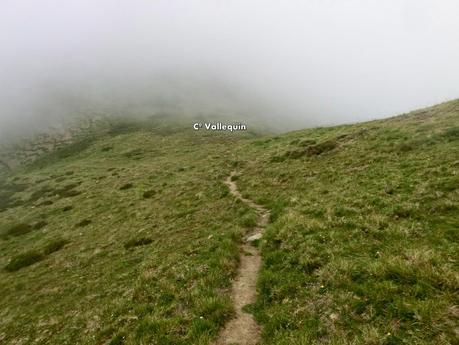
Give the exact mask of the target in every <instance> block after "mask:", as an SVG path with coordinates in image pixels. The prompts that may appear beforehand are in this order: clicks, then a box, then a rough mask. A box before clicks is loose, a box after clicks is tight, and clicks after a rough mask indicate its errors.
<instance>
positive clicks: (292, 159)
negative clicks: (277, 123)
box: [0, 101, 459, 345]
mask: <svg viewBox="0 0 459 345" xmlns="http://www.w3.org/2000/svg"><path fill="white" fill-rule="evenodd" d="M234 169H236V170H237V172H238V175H239V176H238V180H237V181H238V187H239V190H240V191H241V192H242V193H243V194H246V195H247V196H248V197H250V198H251V199H253V200H256V201H257V202H259V203H260V204H263V205H266V207H268V208H269V209H270V210H271V215H272V219H271V221H272V223H271V225H270V226H269V227H268V228H267V232H266V233H265V236H264V239H263V240H262V241H261V242H260V246H261V250H262V254H263V268H262V271H261V272H260V276H259V282H258V289H259V298H258V302H257V303H256V304H255V305H253V306H251V307H250V308H249V309H250V310H251V311H252V312H254V313H255V316H256V318H257V319H258V321H259V322H260V324H261V325H262V326H263V339H264V340H263V341H264V343H265V344H405V343H406V344H454V343H455V341H457V337H458V334H457V332H458V328H457V323H458V316H459V307H458V305H459V301H458V298H457V293H458V287H459V277H458V270H457V259H458V258H457V253H458V252H459V248H458V243H457V240H458V226H459V223H458V221H459V220H458V214H459V210H458V204H457V202H458V186H459V176H458V169H459V101H454V102H449V103H445V104H442V105H439V106H436V107H433V108H429V109H425V110H421V111H417V112H414V113H411V114H408V115H403V116H399V117H394V118H391V119H386V120H382V121H373V122H367V123H362V124H356V125H346V126H338V127H329V128H315V129H308V130H303V131H297V132H292V133H288V134H285V135H281V136H277V137H273V136H270V137H254V135H252V134H250V133H246V134H236V133H233V134H217V133H214V134H211V133H207V134H206V133H204V132H202V131H201V132H194V131H193V130H192V129H191V128H190V126H188V128H186V129H183V128H181V127H180V126H177V124H174V125H173V126H171V125H169V124H168V123H167V121H166V122H162V123H161V124H160V125H159V126H157V125H154V126H153V125H145V124H142V126H139V125H138V124H132V123H117V124H115V125H112V127H111V128H110V130H108V131H107V130H106V131H103V132H100V133H99V134H98V133H94V135H93V136H91V137H88V138H86V139H84V140H83V139H82V140H80V141H78V142H75V143H74V144H71V145H68V146H66V147H64V148H62V149H59V150H58V151H56V152H54V153H52V154H48V155H45V156H43V157H42V158H40V159H38V160H37V161H35V162H34V163H33V164H32V165H29V166H28V167H25V168H22V169H20V170H17V171H16V172H14V173H12V174H10V175H9V176H7V177H6V178H3V179H2V180H1V182H0V291H2V294H1V295H0V343H5V344H75V343H78V344H112V345H113V344H209V343H210V341H211V340H212V339H214V338H215V337H216V335H217V333H218V331H219V329H220V328H221V327H222V326H223V324H224V323H225V322H226V321H227V320H228V319H229V318H230V317H231V316H232V314H233V307H232V305H231V301H230V299H229V294H230V291H229V287H230V282H231V278H232V277H234V275H235V272H236V269H237V265H238V258H239V248H238V246H239V244H240V242H241V239H242V233H243V232H244V229H245V228H246V227H248V226H252V225H253V224H254V221H255V219H256V216H255V215H254V213H253V211H252V210H250V209H249V208H247V207H246V206H244V205H243V204H242V203H240V202H236V201H235V199H234V198H233V197H232V196H231V195H229V193H228V189H227V187H226V186H225V185H224V184H223V180H224V179H225V177H226V176H228V175H229V173H230V172H231V171H232V170H234Z"/></svg>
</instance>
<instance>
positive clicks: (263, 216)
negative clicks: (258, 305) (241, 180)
mask: <svg viewBox="0 0 459 345" xmlns="http://www.w3.org/2000/svg"><path fill="white" fill-rule="evenodd" d="M235 175H236V172H234V171H233V172H232V173H231V175H230V176H228V178H227V179H226V180H225V184H226V185H227V186H228V187H229V190H230V192H231V194H232V195H233V196H234V197H236V198H237V199H239V200H241V201H242V202H243V203H245V204H246V205H248V206H249V207H251V208H253V209H255V210H256V211H257V213H258V220H257V225H256V227H255V228H253V229H251V230H250V231H249V232H248V233H246V235H245V239H244V243H243V244H242V246H241V260H240V266H239V269H238V274H237V277H236V279H235V280H234V282H233V286H232V293H231V299H232V301H233V304H234V308H235V310H236V315H235V317H234V318H233V319H231V320H230V321H228V323H227V324H226V326H225V327H224V329H223V330H222V331H221V333H220V335H219V337H218V339H217V341H216V343H215V345H229V344H238V345H255V344H258V342H259V340H260V326H259V325H258V324H257V322H256V321H255V319H254V318H253V316H252V315H251V314H248V313H246V312H244V311H243V307H244V306H245V305H247V304H251V303H254V302H255V299H256V293H257V290H256V283H257V276H258V271H259V269H260V266H261V256H260V252H259V250H258V248H256V247H254V246H253V245H252V242H253V241H255V240H258V239H260V238H261V235H262V234H263V230H264V227H265V226H266V225H267V224H268V222H269V211H268V210H267V209H266V208H264V207H263V206H261V205H259V204H257V203H255V202H254V201H252V200H250V199H246V198H244V197H243V196H242V195H241V193H240V192H239V190H238V188H237V184H236V182H235V181H233V176H235Z"/></svg>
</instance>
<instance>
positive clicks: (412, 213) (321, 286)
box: [238, 101, 459, 345]
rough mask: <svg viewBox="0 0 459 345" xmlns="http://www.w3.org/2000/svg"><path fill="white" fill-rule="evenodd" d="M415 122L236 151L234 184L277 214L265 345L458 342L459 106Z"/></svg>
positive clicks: (315, 133) (271, 235)
mask: <svg viewBox="0 0 459 345" xmlns="http://www.w3.org/2000/svg"><path fill="white" fill-rule="evenodd" d="M422 113H423V115H422V117H420V116H419V114H420V112H414V113H411V114H408V115H404V116H400V117H396V118H392V119H387V120H382V121H373V122H369V123H363V124H357V125H351V126H338V127H331V128H320V129H311V130H305V131H298V132H294V133H290V134H288V135H285V136H282V137H279V138H278V139H277V140H271V141H269V142H267V143H265V144H264V145H263V146H260V145H251V152H248V151H247V148H246V147H244V148H243V151H244V154H245V155H246V156H248V157H249V158H248V160H247V164H246V165H245V167H244V168H243V169H242V170H241V171H240V179H239V181H238V184H239V187H240V189H241V190H243V191H245V192H246V193H248V194H249V196H250V198H253V199H255V200H258V201H259V202H260V203H263V204H265V205H267V206H268V207H270V208H271V209H272V210H273V219H272V225H271V226H270V227H269V228H268V229H267V232H266V234H265V236H264V240H263V241H262V242H261V248H262V253H263V261H264V266H263V269H262V272H261V274H260V278H259V283H258V289H259V294H260V295H259V299H258V301H257V303H256V305H255V306H253V307H252V308H251V310H253V311H254V313H255V315H256V317H257V319H258V320H259V322H260V323H261V324H262V325H263V326H264V329H263V338H264V343H265V344H278V345H280V344H286V345H287V344H453V343H455V342H456V341H457V328H456V326H454V325H455V324H456V325H457V320H458V319H457V318H458V308H457V291H458V288H459V275H458V271H457V266H456V265H457V259H458V257H457V253H458V252H459V247H458V236H457V229H458V228H459V217H458V214H459V208H458V196H459V195H458V194H459V190H458V188H459V179H458V167H459V161H458V157H459V145H457V141H455V140H457V127H452V126H454V125H455V124H457V123H458V121H459V102H457V101H455V102H450V103H446V104H442V105H439V106H437V107H434V108H430V109H427V110H424V111H422ZM309 140H311V142H308V144H306V145H304V144H302V143H304V142H306V141H309ZM316 143H318V144H316ZM320 143H327V144H326V145H325V144H320ZM292 147H296V148H295V149H294V150H295V151H292ZM302 147H304V149H303V148H302ZM292 152H301V154H300V153H298V154H292ZM241 155H242V151H241V152H240V153H239V157H241ZM272 157H283V158H284V159H279V158H277V159H274V160H273V158H272ZM288 158H295V159H288Z"/></svg>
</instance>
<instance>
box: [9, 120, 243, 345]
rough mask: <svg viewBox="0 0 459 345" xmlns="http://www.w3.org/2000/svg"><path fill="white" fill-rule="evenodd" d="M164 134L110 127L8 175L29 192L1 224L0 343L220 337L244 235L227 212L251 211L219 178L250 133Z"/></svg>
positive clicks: (205, 339) (17, 194)
mask: <svg viewBox="0 0 459 345" xmlns="http://www.w3.org/2000/svg"><path fill="white" fill-rule="evenodd" d="M166 132H168V133H167V134H164V133H163V132H161V131H160V130H158V129H156V130H151V131H149V130H143V129H142V130H133V129H132V130H128V131H126V132H124V131H121V132H120V130H119V129H117V130H116V131H115V133H113V132H111V133H109V134H106V135H101V136H100V138H99V139H98V140H91V142H90V144H88V145H78V146H77V147H73V148H70V149H69V150H66V151H64V152H70V150H73V153H72V154H71V155H67V154H65V155H64V156H61V157H59V159H57V158H56V155H55V154H52V155H50V156H49V160H47V158H46V157H42V158H41V159H40V161H39V162H38V163H34V164H33V165H32V166H29V167H26V168H24V169H23V170H22V171H17V172H15V174H14V175H11V176H9V177H8V179H7V180H6V182H5V183H6V184H8V185H11V183H12V182H11V181H12V180H13V179H16V182H15V183H17V184H19V183H21V184H24V185H25V186H26V188H23V189H22V190H21V191H16V192H15V193H12V194H11V198H14V199H21V200H23V201H24V203H23V205H19V206H16V207H9V208H7V209H5V210H4V211H3V212H1V217H0V229H1V231H2V234H3V233H4V232H3V231H6V232H5V236H2V238H3V239H0V253H1V254H0V267H3V268H5V269H4V270H1V271H0V290H1V291H2V294H1V297H0V310H1V311H2V312H1V318H0V342H2V343H15V342H16V343H20V342H25V343H28V342H30V343H40V344H64V343H69V344H76V343H78V344H101V343H107V344H108V343H111V344H120V343H122V344H139V343H145V344H147V343H148V344H150V343H158V344H208V343H209V341H210V340H211V339H213V338H214V337H215V336H216V335H217V334H218V331H219V330H220V328H221V327H222V325H223V324H224V323H225V322H226V320H228V319H229V318H230V317H231V316H232V313H233V307H232V305H231V301H230V294H229V293H230V290H229V287H230V283H231V278H232V277H234V275H235V273H236V269H237V265H238V259H239V243H240V241H241V238H242V231H243V230H244V229H243V227H242V226H241V225H240V224H239V221H238V218H237V217H235V216H234V214H241V215H244V214H245V213H247V212H250V210H249V209H248V208H247V207H246V206H244V205H243V204H240V203H237V202H235V200H234V198H232V197H231V196H229V194H228V190H227V187H226V186H225V185H224V183H223V179H224V178H225V177H226V176H227V174H228V173H229V171H230V169H231V167H230V162H231V151H230V149H231V147H232V146H233V145H234V144H235V143H237V142H243V141H247V140H248V139H247V138H248V137H249V136H248V135H245V138H244V135H242V136H239V135H236V136H234V135H223V136H222V135H210V134H204V135H200V136H196V135H195V133H194V132H193V131H192V130H189V131H184V130H183V129H182V130H170V131H167V130H166ZM105 147H111V148H112V149H110V150H105V149H103V148H105ZM138 148H142V150H141V154H137V152H138V151H136V150H137V149H138ZM126 185H129V186H130V187H129V188H121V190H120V187H122V186H126ZM45 200H50V201H52V204H47V205H40V206H38V205H39V204H42V203H43V201H45ZM40 222H45V223H46V224H45V223H40ZM22 223H24V224H29V226H20V228H21V229H22V228H24V229H26V230H27V231H22V230H15V229H16V228H13V230H11V229H12V226H13V225H15V224H22ZM35 224H39V225H40V224H42V225H41V226H38V227H37V228H34V225H35ZM18 229H19V228H18ZM29 230H30V231H29ZM17 232H20V234H18V236H13V233H14V234H16V233H17ZM126 248H128V249H126Z"/></svg>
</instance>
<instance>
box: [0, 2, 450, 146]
mask: <svg viewBox="0 0 459 345" xmlns="http://www.w3.org/2000/svg"><path fill="white" fill-rule="evenodd" d="M458 18H459V1H457V0H385V1H380V0H309V1H306V0H305V1H295V0H290V1H274V0H263V1H261V0H260V1H258V0H231V1H221V0H208V1H205V0H201V1H195V0H186V1H175V0H164V1H163V0H154V1H153V0H145V1H140V0H129V1H128V0H126V1H121V0H112V1H108V0H98V1H94V0H92V1H90V0H60V1H58V0H55V1H51V0H40V1H38V0H28V1H24V0H2V1H1V2H0V49H1V54H0V137H1V136H2V135H5V133H11V131H12V130H13V129H14V128H21V127H26V128H30V127H35V126H37V125H48V124H49V123H50V122H52V121H59V120H58V119H60V118H61V117H65V116H68V115H72V113H73V112H74V111H75V109H80V108H82V109H85V107H88V108H91V109H97V108H101V109H106V110H107V109H108V110H107V111H111V110H110V109H111V108H113V109H118V111H123V109H126V108H127V107H129V106H132V107H137V106H141V105H148V106H160V107H165V108H167V107H173V108H174V107H175V108H177V109H181V110H182V111H188V109H189V111H192V112H204V113H212V112H227V113H231V112H234V113H242V114H245V113H246V114H253V113H257V114H263V115H264V116H266V118H267V119H269V118H272V117H276V118H279V117H288V118H289V119H290V120H296V121H293V122H292V124H295V125H296V126H300V125H317V124H331V123H342V122H351V121H357V120H363V119H370V118H377V117H383V116H389V115H395V114H397V113H400V112H404V111H408V110H412V109H415V108H418V107H423V106H427V105H431V104H434V103H438V102H442V101H445V100H449V99H453V98H457V97H459V63H458V61H459V20H458ZM120 109H121V110H120Z"/></svg>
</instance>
